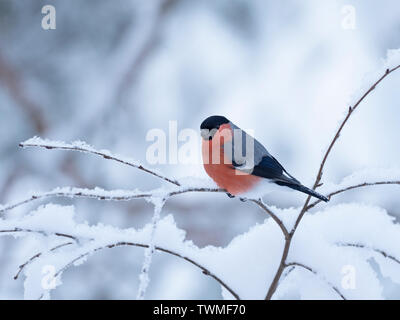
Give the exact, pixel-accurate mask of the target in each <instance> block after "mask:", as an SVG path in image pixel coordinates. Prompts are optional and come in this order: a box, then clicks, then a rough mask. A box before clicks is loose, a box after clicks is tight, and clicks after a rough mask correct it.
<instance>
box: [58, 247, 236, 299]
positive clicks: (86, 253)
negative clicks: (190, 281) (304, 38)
mask: <svg viewBox="0 0 400 320" xmlns="http://www.w3.org/2000/svg"><path fill="white" fill-rule="evenodd" d="M120 246H135V247H141V248H148V247H149V245H147V244H142V243H134V242H117V243H113V244H109V245H106V246H102V247H98V248H96V249H93V250H90V251H88V252H85V253H82V254H81V255H79V256H78V257H76V258H75V259H73V260H71V261H70V262H69V263H68V264H66V265H65V266H64V267H62V268H61V269H60V270H58V271H57V272H56V273H55V275H54V278H56V277H57V276H59V275H60V274H61V273H62V272H64V271H65V270H66V269H68V268H69V267H70V266H72V265H73V264H74V263H75V262H77V261H79V260H81V259H83V258H85V257H87V256H88V255H90V254H92V253H94V252H96V251H99V250H102V249H107V248H114V247H120ZM155 250H158V251H161V252H164V253H168V254H170V255H173V256H175V257H178V258H181V259H183V260H186V261H188V262H189V263H191V264H192V265H194V266H196V267H197V268H199V269H200V270H201V271H202V272H203V273H204V274H205V275H207V276H210V277H211V278H213V279H214V280H216V281H217V282H218V283H219V284H220V285H221V286H223V287H224V288H225V289H226V290H228V291H229V292H230V293H231V294H232V296H234V297H235V299H237V300H240V297H239V295H238V294H237V293H236V292H235V291H234V290H233V289H231V288H230V287H229V286H228V285H227V284H226V283H225V282H224V281H223V280H222V279H221V278H219V277H218V276H216V275H215V274H214V273H212V272H211V271H210V270H208V269H207V268H206V267H204V266H202V265H201V264H199V263H198V262H196V261H194V260H193V259H191V258H188V257H185V256H182V255H180V254H179V253H177V252H174V251H172V250H169V249H165V248H162V247H159V246H155Z"/></svg>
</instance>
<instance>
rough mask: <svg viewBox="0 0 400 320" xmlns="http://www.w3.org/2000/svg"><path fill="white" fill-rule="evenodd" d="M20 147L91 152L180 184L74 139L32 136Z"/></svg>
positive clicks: (126, 159)
mask: <svg viewBox="0 0 400 320" xmlns="http://www.w3.org/2000/svg"><path fill="white" fill-rule="evenodd" d="M19 146H20V147H21V148H27V147H39V148H46V149H57V150H70V151H79V152H84V153H91V154H95V155H97V156H101V157H103V158H104V159H108V160H114V161H117V162H119V163H122V164H125V165H127V166H130V167H134V168H136V169H139V170H142V171H144V172H147V173H149V174H151V175H153V176H155V177H157V178H160V179H163V180H165V181H167V182H169V183H172V184H174V185H176V186H180V183H179V182H178V181H176V180H173V179H170V178H168V177H166V176H164V175H162V174H161V173H158V172H156V171H154V170H150V169H148V168H145V167H144V166H143V165H141V164H140V163H137V162H136V161H134V160H133V159H129V158H124V157H121V156H118V155H114V154H112V153H111V152H110V151H108V150H97V149H95V148H93V147H92V146H90V145H88V144H86V143H84V142H82V141H76V142H72V143H64V142H60V141H50V140H43V139H41V138H38V137H34V138H32V139H29V140H27V141H25V142H21V143H20V144H19Z"/></svg>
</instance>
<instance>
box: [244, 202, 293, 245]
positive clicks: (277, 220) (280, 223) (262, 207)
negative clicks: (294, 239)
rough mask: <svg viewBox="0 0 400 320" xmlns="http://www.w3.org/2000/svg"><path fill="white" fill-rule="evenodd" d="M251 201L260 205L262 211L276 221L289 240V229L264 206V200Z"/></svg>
mask: <svg viewBox="0 0 400 320" xmlns="http://www.w3.org/2000/svg"><path fill="white" fill-rule="evenodd" d="M250 201H251V202H254V203H255V204H257V205H258V206H259V207H260V208H261V209H263V210H264V211H265V212H266V213H267V214H268V215H270V216H271V218H272V219H274V221H275V222H276V224H277V225H278V226H279V228H281V230H282V233H283V235H284V237H285V239H287V238H288V237H289V232H288V231H287V229H286V227H285V225H284V224H283V222H282V220H280V219H279V218H278V217H277V216H276V214H275V213H274V212H273V211H272V210H271V209H269V208H268V207H267V206H266V205H265V204H264V202H263V201H262V199H258V200H255V199H250Z"/></svg>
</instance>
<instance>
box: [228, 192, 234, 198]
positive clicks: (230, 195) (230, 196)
mask: <svg viewBox="0 0 400 320" xmlns="http://www.w3.org/2000/svg"><path fill="white" fill-rule="evenodd" d="M226 195H227V196H228V197H229V198H234V197H235V196H234V195H233V194H231V193H229V192H227V193H226Z"/></svg>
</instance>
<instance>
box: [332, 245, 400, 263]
mask: <svg viewBox="0 0 400 320" xmlns="http://www.w3.org/2000/svg"><path fill="white" fill-rule="evenodd" d="M337 245H338V246H341V247H354V248H360V249H367V250H372V251H375V252H377V253H379V254H381V255H382V256H384V257H385V258H387V259H390V260H392V261H394V262H396V263H398V264H400V259H398V258H396V257H395V256H393V255H391V254H389V253H387V252H386V251H384V250H381V249H376V248H371V247H369V246H366V245H363V244H360V243H337Z"/></svg>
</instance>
